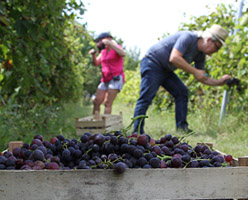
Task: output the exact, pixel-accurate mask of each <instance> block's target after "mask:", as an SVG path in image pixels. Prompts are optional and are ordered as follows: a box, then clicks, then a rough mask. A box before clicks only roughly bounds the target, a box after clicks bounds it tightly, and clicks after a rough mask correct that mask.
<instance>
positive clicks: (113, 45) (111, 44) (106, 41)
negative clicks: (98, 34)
mask: <svg viewBox="0 0 248 200" xmlns="http://www.w3.org/2000/svg"><path fill="white" fill-rule="evenodd" d="M102 42H103V43H104V44H105V45H108V46H109V47H110V48H112V49H114V50H115V51H116V53H118V54H119V56H122V57H124V56H125V55H126V54H125V51H124V49H123V48H122V47H120V46H118V45H117V43H116V42H114V41H113V40H110V39H103V40H102Z"/></svg>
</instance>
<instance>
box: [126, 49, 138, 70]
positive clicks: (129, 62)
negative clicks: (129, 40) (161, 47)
mask: <svg viewBox="0 0 248 200" xmlns="http://www.w3.org/2000/svg"><path fill="white" fill-rule="evenodd" d="M139 57H140V50H139V49H137V48H134V49H129V50H126V56H125V57H124V70H136V69H137V68H138V66H139V62H140V59H139Z"/></svg>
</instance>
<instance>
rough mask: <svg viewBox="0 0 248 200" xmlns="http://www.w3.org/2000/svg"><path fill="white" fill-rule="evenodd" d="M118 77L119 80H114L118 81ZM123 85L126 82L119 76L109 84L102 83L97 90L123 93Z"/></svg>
mask: <svg viewBox="0 0 248 200" xmlns="http://www.w3.org/2000/svg"><path fill="white" fill-rule="evenodd" d="M118 77H119V80H114V79H116V78H117V79H118ZM123 85H124V82H123V78H122V75H119V76H115V78H113V79H111V80H110V81H109V82H108V83H103V82H101V83H100V84H99V85H98V87H97V89H98V90H108V89H117V90H119V91H121V89H122V87H123Z"/></svg>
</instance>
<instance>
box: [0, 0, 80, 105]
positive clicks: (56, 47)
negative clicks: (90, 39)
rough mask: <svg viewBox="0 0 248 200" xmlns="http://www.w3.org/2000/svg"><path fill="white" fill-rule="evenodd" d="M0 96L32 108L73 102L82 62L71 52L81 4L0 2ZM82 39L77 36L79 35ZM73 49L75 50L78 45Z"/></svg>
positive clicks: (57, 0) (78, 53) (54, 1)
mask: <svg viewBox="0 0 248 200" xmlns="http://www.w3.org/2000/svg"><path fill="white" fill-rule="evenodd" d="M0 5H1V6H0V23H1V26H0V62H1V63H2V64H1V65H2V69H1V72H0V95H1V96H2V97H3V99H4V100H5V101H8V100H9V98H12V97H13V98H14V99H15V101H16V102H17V103H20V104H26V105H29V106H31V107H32V106H34V105H35V104H36V103H45V104H51V103H53V102H58V101H70V100H73V99H76V98H78V97H79V96H80V93H82V90H80V88H81V85H82V82H83V79H82V78H81V75H80V73H79V71H81V70H82V64H81V63H80V62H79V61H82V60H84V58H83V57H82V55H81V53H80V52H78V49H77V48H76V46H75V43H76V42H77V41H75V40H74V38H73V37H71V36H72V35H73V34H75V30H74V29H73V26H74V18H75V16H76V14H75V13H74V12H75V10H80V11H81V13H83V12H84V6H83V3H82V2H81V1H79V3H76V1H74V0H71V1H66V0H53V1H45V0H41V1H18V0H13V1H1V2H0ZM82 34H83V33H82ZM78 45H79V44H78Z"/></svg>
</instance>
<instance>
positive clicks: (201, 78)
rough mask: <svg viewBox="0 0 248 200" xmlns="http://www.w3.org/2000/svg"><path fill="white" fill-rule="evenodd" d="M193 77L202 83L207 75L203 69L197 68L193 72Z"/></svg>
mask: <svg viewBox="0 0 248 200" xmlns="http://www.w3.org/2000/svg"><path fill="white" fill-rule="evenodd" d="M194 77H195V79H196V80H197V81H199V82H202V83H204V82H205V81H206V80H207V79H208V77H207V76H206V72H205V71H203V70H199V69H197V70H196V71H195V73H194Z"/></svg>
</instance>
